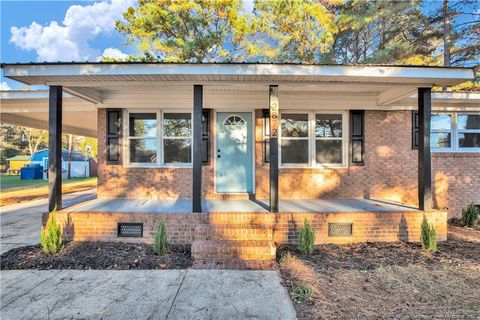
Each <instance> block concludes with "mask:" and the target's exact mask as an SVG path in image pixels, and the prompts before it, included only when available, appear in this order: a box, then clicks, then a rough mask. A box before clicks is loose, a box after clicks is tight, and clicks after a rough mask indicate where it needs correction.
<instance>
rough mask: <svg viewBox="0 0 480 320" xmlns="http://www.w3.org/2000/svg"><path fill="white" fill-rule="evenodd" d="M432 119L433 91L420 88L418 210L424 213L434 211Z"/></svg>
mask: <svg viewBox="0 0 480 320" xmlns="http://www.w3.org/2000/svg"><path fill="white" fill-rule="evenodd" d="M431 117H432V92H431V89H430V88H418V208H419V209H420V210H424V211H428V210H431V209H432V164H431V158H430V121H431Z"/></svg>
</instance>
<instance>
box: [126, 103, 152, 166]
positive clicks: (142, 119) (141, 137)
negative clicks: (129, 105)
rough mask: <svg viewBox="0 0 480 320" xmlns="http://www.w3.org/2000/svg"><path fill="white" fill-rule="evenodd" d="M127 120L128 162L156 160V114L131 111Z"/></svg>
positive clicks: (150, 162) (150, 161)
mask: <svg viewBox="0 0 480 320" xmlns="http://www.w3.org/2000/svg"><path fill="white" fill-rule="evenodd" d="M128 120H129V130H128V131H129V135H128V136H129V145H130V150H129V151H130V163H149V164H155V163H156V162H157V114H156V113H131V114H130V115H129V117H128Z"/></svg>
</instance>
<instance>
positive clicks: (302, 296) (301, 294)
mask: <svg viewBox="0 0 480 320" xmlns="http://www.w3.org/2000/svg"><path fill="white" fill-rule="evenodd" d="M291 295H292V298H293V299H295V300H311V299H312V296H313V290H312V288H311V287H310V286H309V285H306V284H302V285H299V286H296V287H295V288H293V290H292V293H291Z"/></svg>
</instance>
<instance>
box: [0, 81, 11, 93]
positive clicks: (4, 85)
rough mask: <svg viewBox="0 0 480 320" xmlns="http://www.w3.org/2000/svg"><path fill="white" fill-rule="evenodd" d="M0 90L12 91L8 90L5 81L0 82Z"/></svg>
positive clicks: (8, 87)
mask: <svg viewBox="0 0 480 320" xmlns="http://www.w3.org/2000/svg"><path fill="white" fill-rule="evenodd" d="M0 90H1V91H8V90H12V89H11V88H10V86H9V85H8V83H7V82H6V81H2V82H0Z"/></svg>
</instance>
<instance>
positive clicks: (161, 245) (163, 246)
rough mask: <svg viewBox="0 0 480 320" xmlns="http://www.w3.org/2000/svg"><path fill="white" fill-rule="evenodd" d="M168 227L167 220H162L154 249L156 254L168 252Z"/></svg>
mask: <svg viewBox="0 0 480 320" xmlns="http://www.w3.org/2000/svg"><path fill="white" fill-rule="evenodd" d="M167 246H168V243H167V228H166V226H165V220H163V219H162V220H160V224H159V225H158V229H157V233H156V234H155V245H154V247H153V250H154V251H155V253H156V254H165V253H167Z"/></svg>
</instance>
